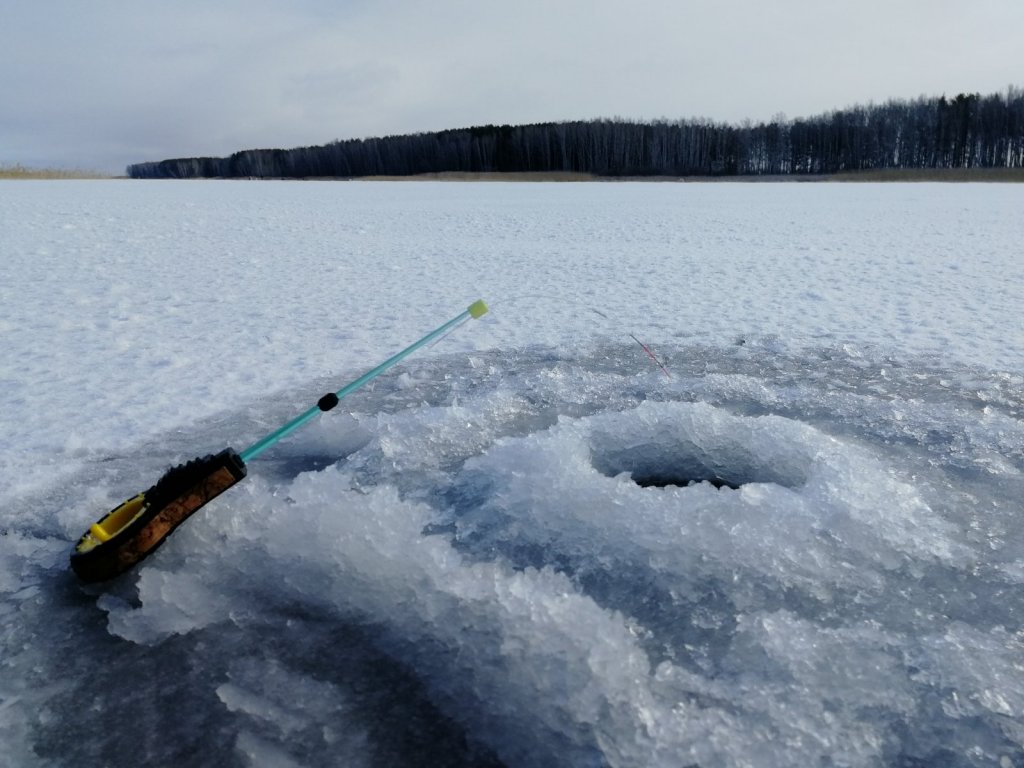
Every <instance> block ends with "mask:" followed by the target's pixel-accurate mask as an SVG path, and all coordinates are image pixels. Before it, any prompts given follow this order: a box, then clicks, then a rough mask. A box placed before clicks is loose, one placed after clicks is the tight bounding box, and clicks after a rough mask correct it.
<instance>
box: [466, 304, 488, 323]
mask: <svg viewBox="0 0 1024 768" xmlns="http://www.w3.org/2000/svg"><path fill="white" fill-rule="evenodd" d="M486 314H487V305H486V304H484V300H483V299H478V300H477V301H474V302H473V303H472V304H470V305H469V316H470V317H472V318H473V319H474V320H478V319H479V318H481V317H483V316H484V315H486Z"/></svg>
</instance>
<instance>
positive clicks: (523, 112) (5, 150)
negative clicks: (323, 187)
mask: <svg viewBox="0 0 1024 768" xmlns="http://www.w3.org/2000/svg"><path fill="white" fill-rule="evenodd" d="M11 5H12V6H13V7H9V8H8V9H6V10H5V18H4V26H3V28H2V29H0V68H2V71H3V72H5V73H16V74H14V75H5V77H4V78H2V79H0V104H3V105H4V110H3V114H2V115H0V162H24V163H28V164H34V165H59V166H65V167H67V166H77V167H95V168H98V169H101V170H108V171H113V172H118V171H120V170H122V169H123V167H124V166H125V165H126V164H127V163H131V162H138V161H142V160H155V159H162V158H165V157H174V156H191V155H223V154H229V153H230V152H233V151H236V150H239V149H244V148H249V147H270V146H275V147H291V146H300V145H308V144H320V143H323V142H326V141H330V140H332V139H335V138H341V139H344V138H352V137H361V136H373V135H386V134H395V133H409V132H416V131H429V130H439V129H443V128H450V127H461V126H465V125H471V124H481V123H518V122H537V121H544V120H561V119H580V118H591V117H601V116H605V117H611V116H622V117H631V118H639V119H652V118H657V117H662V116H665V117H669V118H679V117H692V116H707V117H711V118H715V119H718V120H728V121H739V120H742V119H743V118H745V117H750V118H752V119H755V120H759V119H765V118H768V117H770V116H771V115H773V114H774V113H776V112H779V111H784V112H786V113H787V114H789V115H791V116H797V115H802V114H814V113H817V112H821V111H826V110H828V109H831V108H835V107H842V106H846V105H848V104H852V103H855V102H866V101H869V100H874V101H882V100H885V99H887V98H892V97H914V96H917V95H919V94H922V93H927V94H935V93H941V92H947V93H956V92H958V91H961V90H964V91H981V92H990V91H993V90H1001V89H1002V88H1003V87H1005V86H1006V85H1007V84H1009V83H1010V82H1012V81H1013V80H1014V78H1018V79H1019V77H1020V74H1019V73H1021V72H1024V47H1022V46H1020V45H1019V41H1018V39H1017V31H1016V30H1019V29H1020V28H1022V27H1024V4H1020V3H1018V2H1016V0H977V2H976V3H975V4H974V5H972V7H971V10H970V12H969V13H965V12H964V11H963V7H962V5H960V4H954V3H952V2H947V0H905V1H904V2H901V3H895V4H894V3H891V2H883V0H861V1H860V2H834V3H814V2H809V0H807V1H805V0H777V2H773V3H762V2H755V1H754V0H721V1H720V2H711V0H687V1H684V0H634V2H631V3H624V2H610V0H563V1H562V2H559V3H551V2H547V0H521V1H520V2H519V3H497V2H484V0H473V1H469V0H435V2H433V3H418V2H411V0H381V1H380V2H374V3H370V2H328V1H327V0H319V2H303V3H288V2H284V0H249V1H247V2H241V1H240V0H230V1H229V2H221V3H217V4H212V3H207V2H199V0H180V1H179V2H176V3H174V4H152V3H146V4H142V3H134V2H129V1H128V0H95V1H94V2H90V3H81V2H77V1H72V0H55V1H52V2H45V3H21V4H16V5H15V4H11Z"/></svg>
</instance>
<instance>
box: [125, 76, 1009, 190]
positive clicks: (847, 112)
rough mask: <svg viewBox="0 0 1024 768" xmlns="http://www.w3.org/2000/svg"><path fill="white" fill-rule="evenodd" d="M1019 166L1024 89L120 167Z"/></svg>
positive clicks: (187, 171) (689, 169)
mask: <svg viewBox="0 0 1024 768" xmlns="http://www.w3.org/2000/svg"><path fill="white" fill-rule="evenodd" d="M1021 167H1024V89H1021V88H1019V87H1015V86H1011V87H1009V88H1008V89H1007V90H1006V92H1005V93H998V94H990V95H987V96H982V95H979V94H964V93H961V94H958V95H957V96H955V97H953V98H946V97H945V96H941V97H920V98H917V99H913V100H891V101H887V102H885V103H883V104H878V105H875V104H869V105H867V106H853V107H848V108H845V109H839V110H835V111H832V112H828V113H826V114H822V115H819V116H816V117H810V118H799V119H793V120H789V119H787V118H786V117H785V116H783V115H779V116H777V117H775V118H773V119H772V120H771V121H770V122H761V123H756V124H755V123H751V122H750V121H746V122H744V123H743V124H741V125H731V124H727V123H720V122H715V121H712V120H708V119H703V118H700V119H683V120H676V121H672V120H666V119H662V120H654V121H650V122H640V121H633V120H626V119H619V118H615V119H595V120H580V121H571V122H551V123H535V124H529V125H484V126H477V127H472V128H457V129H451V130H445V131H439V132H433V133H416V134H411V135H403V136H386V137H382V138H364V139H347V140H339V141H334V142H331V143H329V144H324V145H318V146H309V147H296V148H293V149H247V150H243V151H240V152H235V153H234V154H232V155H231V156H229V157H190V158H178V159H169V160H160V161H156V162H143V163H137V164H134V165H130V166H128V169H127V173H128V175H129V176H130V177H132V178H136V179H155V178H177V179H185V178H295V179H304V178H329V177H334V178H356V177H365V176H413V175H417V174H425V173H444V172H457V173H458V172H462V173H502V172H519V173H523V172H527V173H529V172H547V173H551V172H572V173H584V174H593V175H595V176H608V177H616V176H617V177H623V176H642V177H643V176H768V175H771V176H813V175H823V174H836V173H843V172H856V171H877V170H890V169H956V168H968V169H969V168H1021Z"/></svg>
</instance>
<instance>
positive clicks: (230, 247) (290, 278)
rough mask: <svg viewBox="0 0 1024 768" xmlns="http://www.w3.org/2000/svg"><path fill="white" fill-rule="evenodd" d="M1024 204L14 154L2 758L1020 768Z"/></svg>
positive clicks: (0, 499) (4, 409) (1, 187)
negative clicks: (189, 169) (120, 170)
mask: <svg viewBox="0 0 1024 768" xmlns="http://www.w3.org/2000/svg"><path fill="white" fill-rule="evenodd" d="M1022 210H1024V188H1021V187H1020V186H1017V185H931V184H914V185H900V184H892V185H860V184H858V185H831V184H770V185H763V184H699V185H698V184H664V183H662V184H641V183H629V184H595V183H591V184H527V183H519V184H502V183H481V184H472V183H428V182H415V183H360V182H352V183H329V182H323V183H316V182H305V183H301V182H261V183H252V182H248V183H247V182H213V181H207V182H127V181H74V182H0V242H2V251H3V261H2V265H0V270H2V273H0V276H2V279H0V338H2V350H3V357H2V359H0V403H2V406H0V435H2V436H3V437H2V440H0V617H2V618H0V669H2V672H0V741H2V743H3V745H4V749H3V750H0V765H11V766H28V765H40V766H63V765H70V764H86V765H100V764H102V765H112V766H120V765H125V766H127V765H140V764H154V765H167V764H190V765H239V766H244V765H251V766H277V765H302V766H317V765H324V766H326V765H352V766H385V765H387V766H393V765H409V766H413V765H450V766H465V765H474V766H475V765H508V766H535V765H560V766H596V765H608V766H639V765H643V766H659V765H664V766H680V765H701V766H719V765H748V766H793V765H811V764H821V765H843V766H869V765H901V766H911V765H934V764H943V765H950V766H982V765H1001V766H1007V765H1018V766H1020V765H1024V662H1022V659H1024V630H1022V617H1024V590H1022V586H1024V538H1022V537H1024V518H1021V516H1020V499H1022V498H1024V425H1022V415H1024V325H1022V321H1021V317H1024V312H1022V310H1024V301H1022V299H1021V296H1024V260H1022V259H1021V258H1020V243H1021V242H1024V217H1022V216H1021V215H1020V212H1021V211H1022ZM477 298H483V299H485V300H486V301H488V303H489V305H490V306H491V312H490V313H489V314H488V315H486V316H485V317H483V318H481V319H480V320H477V321H471V322H469V323H467V324H465V325H463V326H461V327H459V328H458V329H457V330H455V331H454V332H453V333H452V334H450V335H448V336H446V337H445V338H443V339H442V340H441V341H439V342H437V343H435V344H433V345H430V346H428V347H425V348H424V349H422V350H420V351H418V352H417V353H415V354H414V355H413V356H411V357H410V358H408V359H407V360H405V361H403V362H402V363H401V364H400V365H399V366H397V367H396V368H394V369H393V370H391V371H389V372H388V373H385V374H384V375H382V376H381V377H379V378H377V379H376V380H374V381H373V382H372V383H371V384H369V385H368V386H366V387H365V388H363V389H361V390H359V391H358V392H356V393H354V394H352V395H351V396H349V397H348V398H346V399H344V400H343V401H342V403H341V405H340V406H339V407H338V408H336V409H335V410H334V411H332V412H330V413H329V414H325V415H324V416H322V417H319V418H318V419H316V420H315V421H314V422H312V423H311V424H310V425H308V426H306V427H304V428H303V429H302V430H300V431H298V432H296V433H295V434H294V435H293V436H291V437H289V438H287V439H286V440H285V441H283V442H281V443H279V444H278V445H276V446H274V447H273V448H271V449H270V450H268V451H267V452H266V453H264V454H263V455H261V456H260V457H259V458H256V459H254V460H253V461H252V462H251V463H250V466H249V477H248V478H247V479H246V480H245V481H243V482H242V483H240V484H239V485H237V486H236V487H234V488H232V489H231V490H229V491H228V492H227V493H225V494H224V495H223V496H221V497H219V498H218V499H216V500H215V501H214V502H212V503H211V504H210V505H208V506H207V507H206V508H204V509H203V510H201V511H200V512H199V513H197V514H196V515H195V516H194V517H193V518H191V519H190V520H189V521H188V523H187V524H186V525H184V526H182V528H180V529H179V530H178V531H177V532H176V533H175V534H174V535H173V536H172V537H171V538H170V539H169V540H168V541H167V543H166V544H165V545H164V546H163V547H162V548H161V549H160V550H159V551H158V552H157V553H156V554H154V555H153V556H152V557H151V558H149V559H148V560H146V561H145V562H144V563H143V564H142V565H141V566H140V567H138V568H137V569H135V570H134V571H132V572H130V573H129V574H127V575H125V576H123V577H121V578H119V579H117V580H115V581H113V582H110V583H107V584H102V585H93V586H84V585H82V584H80V583H78V582H77V581H76V579H75V578H74V576H73V575H72V574H71V573H70V572H69V569H68V561H67V557H68V554H69V553H70V550H71V547H72V545H73V543H74V541H75V540H76V539H77V538H78V537H79V536H80V535H81V534H82V532H83V531H84V530H85V529H86V528H87V527H88V525H89V524H90V523H91V522H93V521H94V520H96V519H97V518H98V517H100V516H101V515H102V514H103V513H105V512H106V511H107V510H109V509H111V508H112V507H113V506H115V505H116V504H118V503H120V502H121V501H123V500H124V499H125V498H127V497H129V496H131V495H133V494H135V493H136V492H138V491H140V490H144V489H145V488H147V487H148V486H149V485H151V484H152V483H153V482H155V480H156V479H157V478H159V476H160V475H161V474H162V473H163V472H164V471H165V470H166V469H167V468H168V467H170V466H172V465H174V464H178V463H181V462H183V461H187V460H189V459H191V458H194V457H196V456H200V455H204V454H207V453H213V452H216V451H219V450H221V449H222V448H224V447H225V446H228V445H231V446H233V447H235V448H236V449H238V450H242V449H243V448H245V447H246V446H247V445H249V444H250V443H251V442H254V441H255V440H257V439H259V438H260V437H262V436H263V435H264V434H266V433H268V432H270V431H272V430H273V429H275V428H276V427H277V426H279V425H280V424H282V423H284V422H285V421H287V420H289V419H290V418H292V417H293V416H295V415H297V414H298V413H301V412H302V411H304V410H305V409H306V408H308V407H309V406H310V405H312V404H313V403H315V402H316V401H317V399H318V398H319V397H320V395H322V394H324V393H325V392H328V391H334V390H337V389H339V388H340V387H341V386H343V385H344V384H345V383H347V382H348V381H351V380H352V379H354V378H356V377H357V376H359V375H360V374H362V373H363V372H365V371H366V370H368V369H370V368H372V367H373V366H375V365H376V364H377V363H379V362H381V361H383V360H384V359H386V358H387V357H389V356H390V355H391V354H393V353H394V352H397V351H398V350H400V349H402V348H403V347H405V346H406V345H408V344H410V343H411V342H413V341H415V340H416V339H418V338H419V337H421V336H422V335H424V334H425V333H427V332H428V331H430V330H432V329H433V328H435V327H437V326H439V325H440V324H441V323H443V322H445V321H447V320H448V319H450V318H452V317H454V316H456V315H458V314H459V313H460V312H462V311H463V310H464V309H465V308H466V307H467V306H468V305H469V304H470V303H471V302H472V301H474V300H475V299H477ZM631 334H632V335H633V336H635V337H636V338H637V339H639V340H641V341H642V342H644V343H645V344H647V345H649V346H650V347H651V349H652V351H653V352H654V353H655V354H656V355H657V356H658V359H659V360H661V361H662V362H663V363H664V364H665V366H666V368H667V369H668V371H669V373H670V375H671V376H670V377H669V376H665V375H664V373H663V372H662V371H661V370H660V369H659V368H658V366H657V365H655V364H654V362H653V361H651V360H650V359H649V358H648V357H647V355H646V354H645V352H644V350H643V349H641V347H640V346H639V345H638V344H637V343H636V341H635V340H634V339H633V338H631ZM711 480H719V481H726V483H727V484H726V485H723V487H721V488H719V487H716V486H715V485H713V484H712V483H711V482H707V481H711ZM719 484H721V483H719Z"/></svg>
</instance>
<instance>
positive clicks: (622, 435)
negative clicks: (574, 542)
mask: <svg viewBox="0 0 1024 768" xmlns="http://www.w3.org/2000/svg"><path fill="white" fill-rule="evenodd" d="M659 415H660V416H662V418H660V419H659V420H658V421H657V422H656V423H653V424H651V423H648V424H646V425H643V428H642V431H641V430H640V429H636V428H626V429H622V430H620V431H618V432H614V431H610V430H609V431H605V430H595V432H594V433H593V435H592V438H591V445H590V455H591V463H592V464H593V466H594V468H595V469H596V470H597V471H598V472H600V473H601V474H603V475H606V476H607V477H618V476H619V475H621V474H623V473H627V474H628V475H629V476H630V477H631V478H632V480H633V482H635V483H636V484H637V485H639V486H641V487H643V488H665V487H670V486H678V487H680V488H685V487H686V486H689V485H693V484H695V483H710V484H711V485H713V486H714V487H715V488H718V489H723V488H731V489H734V490H736V489H739V488H740V487H741V486H743V485H746V484H747V483H773V484H775V485H781V486H784V487H786V488H798V487H801V486H803V485H804V484H805V483H806V482H807V472H808V470H809V467H810V465H811V463H812V462H813V458H812V457H811V456H810V455H809V452H808V450H807V446H806V445H805V440H806V438H807V435H806V434H805V433H804V432H803V430H802V429H800V427H799V425H796V424H794V423H792V422H784V421H778V420H777V421H773V422H763V421H758V420H754V419H748V418H744V417H737V416H729V415H724V414H717V413H714V412H711V411H703V410H701V411H694V415H696V416H698V417H700V419H699V420H697V419H673V418H672V416H673V414H672V413H671V412H666V413H664V414H659Z"/></svg>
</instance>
